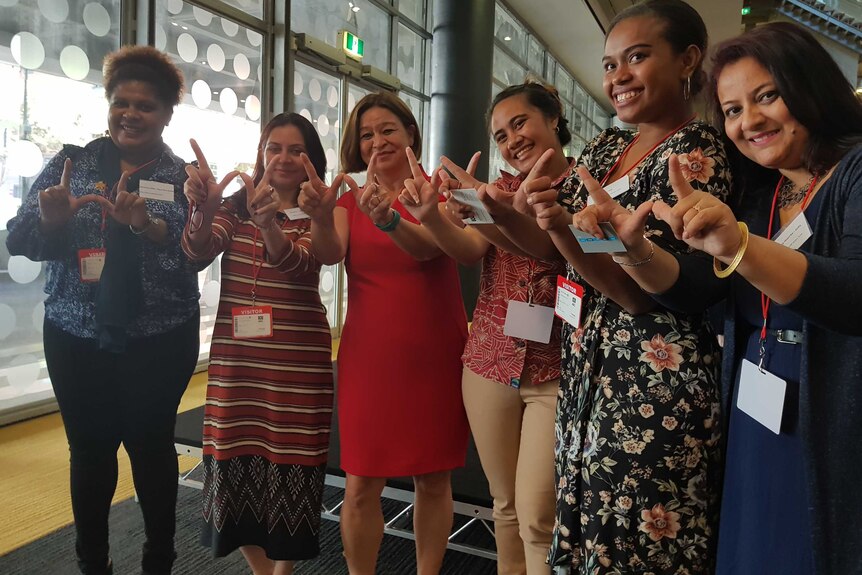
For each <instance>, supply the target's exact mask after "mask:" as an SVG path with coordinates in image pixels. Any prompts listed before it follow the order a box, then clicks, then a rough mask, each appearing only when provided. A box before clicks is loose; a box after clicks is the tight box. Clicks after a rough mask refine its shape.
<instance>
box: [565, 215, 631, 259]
mask: <svg viewBox="0 0 862 575" xmlns="http://www.w3.org/2000/svg"><path fill="white" fill-rule="evenodd" d="M599 228H601V230H602V233H603V234H604V235H605V237H604V239H602V238H596V237H593V236H592V234H588V233H587V232H582V231H581V230H579V229H578V228H576V227H575V226H573V225H569V229H570V230H571V231H572V234H574V236H575V239H576V240H578V245H579V246H581V249H582V250H583V252H584V253H585V254H612V253H620V252H625V251H626V246H625V245H624V244H623V242H622V240H620V238H619V235H617V231H616V230H615V229H614V227H613V226H612V225H611V223H610V222H601V223H600V224H599Z"/></svg>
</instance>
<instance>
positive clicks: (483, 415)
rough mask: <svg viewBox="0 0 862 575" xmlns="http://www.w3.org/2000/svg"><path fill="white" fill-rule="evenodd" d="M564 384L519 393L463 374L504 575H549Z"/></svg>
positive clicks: (499, 566)
mask: <svg viewBox="0 0 862 575" xmlns="http://www.w3.org/2000/svg"><path fill="white" fill-rule="evenodd" d="M559 384H560V382H559V381H558V380H555V381H549V382H546V383H542V384H539V385H525V386H522V387H521V388H520V389H516V388H514V387H510V386H508V385H503V384H500V383H497V382H495V381H491V380H488V379H485V378H483V377H481V376H480V375H477V374H476V373H473V372H472V371H470V370H469V369H467V368H464V375H463V378H462V380H461V386H462V392H463V396H464V407H465V408H466V410H467V418H468V419H469V420H470V429H471V430H472V432H473V439H474V440H475V442H476V449H477V451H478V452H479V459H480V460H481V462H482V469H483V470H484V472H485V476H486V477H487V478H488V485H489V486H490V488H491V496H492V497H493V498H494V513H493V514H494V531H495V537H496V540H497V573H498V574H499V575H540V574H541V575H549V574H550V573H551V568H550V567H549V566H548V565H547V564H546V563H545V561H546V559H547V557H548V549H549V547H550V544H551V532H552V530H553V527H554V514H555V495H554V417H555V412H556V406H557V389H558V388H559Z"/></svg>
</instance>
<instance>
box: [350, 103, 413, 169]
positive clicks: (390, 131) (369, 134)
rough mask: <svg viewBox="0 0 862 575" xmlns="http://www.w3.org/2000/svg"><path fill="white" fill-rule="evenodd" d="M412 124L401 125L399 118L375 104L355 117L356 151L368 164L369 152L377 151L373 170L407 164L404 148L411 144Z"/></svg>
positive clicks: (400, 166) (399, 167)
mask: <svg viewBox="0 0 862 575" xmlns="http://www.w3.org/2000/svg"><path fill="white" fill-rule="evenodd" d="M414 129H415V128H414V127H413V126H410V127H409V128H407V127H405V126H404V124H403V123H402V122H401V120H400V119H399V118H398V116H396V115H395V114H394V113H392V112H391V111H390V110H388V109H386V108H381V107H379V106H375V107H373V108H369V109H368V110H366V111H365V112H364V113H363V114H362V117H360V118H359V153H360V155H361V156H362V161H363V162H365V163H366V164H368V163H369V162H370V161H371V156H372V154H376V155H377V170H378V171H379V172H381V173H387V172H398V171H401V170H403V168H404V166H407V165H408V163H407V154H406V152H405V150H406V148H408V147H410V146H412V145H413V131H414Z"/></svg>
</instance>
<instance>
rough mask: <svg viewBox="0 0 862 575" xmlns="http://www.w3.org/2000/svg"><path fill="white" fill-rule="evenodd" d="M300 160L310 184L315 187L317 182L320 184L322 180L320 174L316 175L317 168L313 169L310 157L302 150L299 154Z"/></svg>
mask: <svg viewBox="0 0 862 575" xmlns="http://www.w3.org/2000/svg"><path fill="white" fill-rule="evenodd" d="M299 159H300V161H302V166H303V167H304V168H305V175H306V176H308V181H309V182H311V185H312V186H314V187H315V188H316V187H317V186H318V184H322V183H323V182H322V181H321V179H320V176H318V175H317V170H315V169H314V164H312V163H311V159H310V158H309V157H308V154H306V153H305V152H303V153H302V154H300V155H299Z"/></svg>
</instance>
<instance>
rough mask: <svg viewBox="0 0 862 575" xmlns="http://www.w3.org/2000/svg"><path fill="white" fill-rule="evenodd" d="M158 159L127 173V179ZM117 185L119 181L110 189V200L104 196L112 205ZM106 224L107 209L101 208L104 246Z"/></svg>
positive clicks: (156, 158) (115, 196) (115, 197)
mask: <svg viewBox="0 0 862 575" xmlns="http://www.w3.org/2000/svg"><path fill="white" fill-rule="evenodd" d="M158 159H159V157H158V156H157V157H155V158H153V159H152V160H150V161H149V162H147V163H146V164H141V165H140V166H138V167H137V168H135V169H134V170H132V171H131V172H129V177H130V178H131V177H132V176H134V175H135V174H137V173H138V172H140V171H141V170H143V169H144V168H146V167H147V166H149V165H151V164H153V163H155V162H156V161H158ZM119 184H120V182H119V180H118V181H117V182H116V183H115V184H114V187H113V188H111V197H110V198H108V197H107V196H105V199H107V200H110V201H111V203H113V202H114V201H116V199H117V186H118V185H119ZM107 223H108V209H107V208H105V207H103V208H102V227H101V232H102V244H104V242H105V228H106V226H107ZM103 247H104V245H103Z"/></svg>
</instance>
